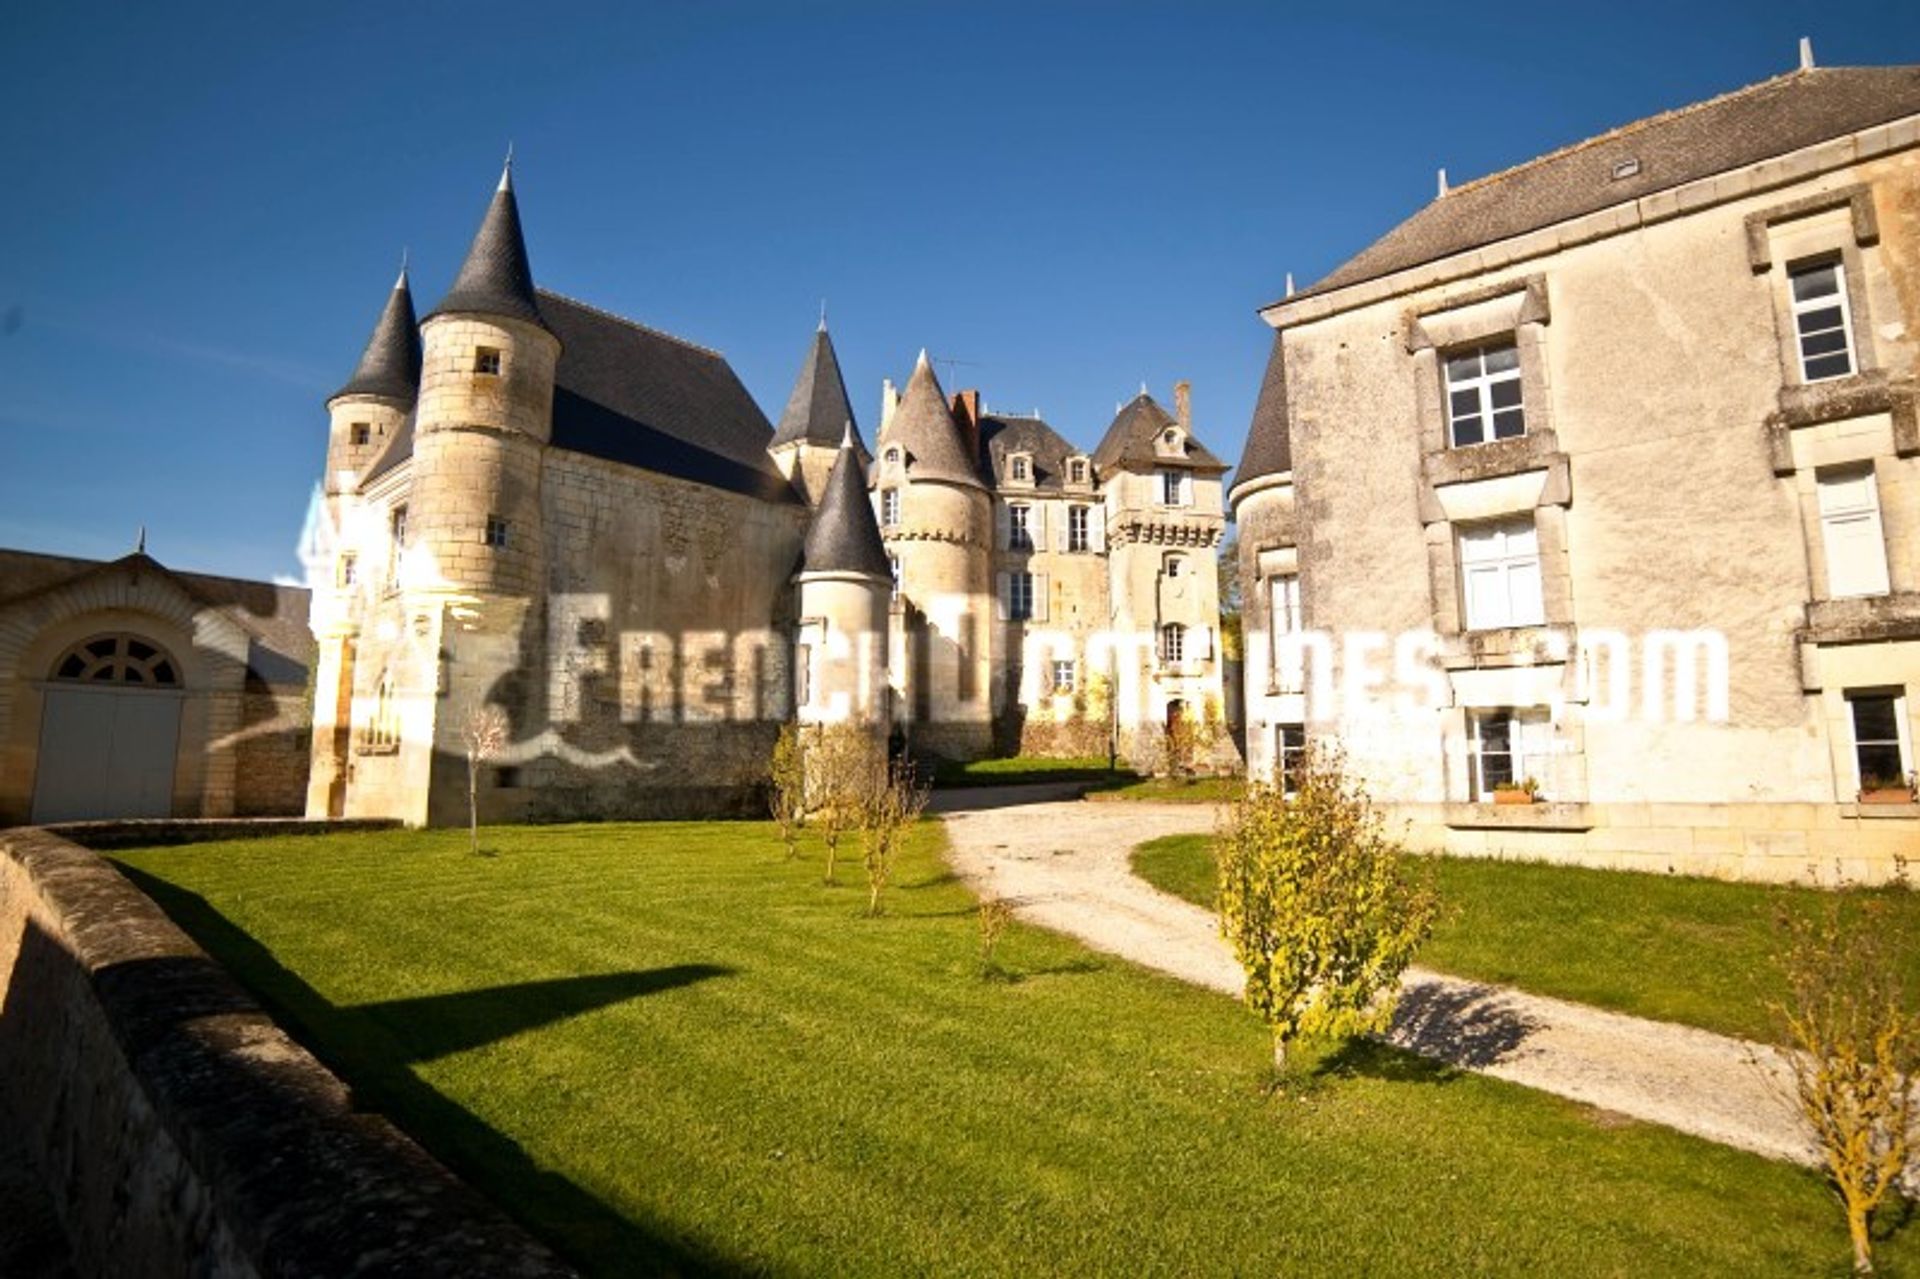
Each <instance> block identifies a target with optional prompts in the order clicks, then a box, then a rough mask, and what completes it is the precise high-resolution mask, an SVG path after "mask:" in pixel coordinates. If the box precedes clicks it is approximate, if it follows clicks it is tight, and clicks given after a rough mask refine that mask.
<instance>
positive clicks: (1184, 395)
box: [1173, 378, 1193, 435]
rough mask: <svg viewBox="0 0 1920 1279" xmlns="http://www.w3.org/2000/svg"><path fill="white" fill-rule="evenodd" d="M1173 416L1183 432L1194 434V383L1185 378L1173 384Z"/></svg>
mask: <svg viewBox="0 0 1920 1279" xmlns="http://www.w3.org/2000/svg"><path fill="white" fill-rule="evenodd" d="M1173 416H1174V417H1175V419H1177V420H1178V421H1179V423H1180V429H1181V430H1183V431H1185V432H1186V433H1187V434H1188V435H1192V434H1193V383H1191V382H1189V381H1187V380H1185V379H1184V378H1183V379H1181V380H1180V381H1178V382H1175V383H1174V384H1173Z"/></svg>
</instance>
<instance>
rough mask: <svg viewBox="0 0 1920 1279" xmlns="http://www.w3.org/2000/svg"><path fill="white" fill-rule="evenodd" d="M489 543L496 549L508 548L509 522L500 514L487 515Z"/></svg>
mask: <svg viewBox="0 0 1920 1279" xmlns="http://www.w3.org/2000/svg"><path fill="white" fill-rule="evenodd" d="M487 545H488V546H490V547H492V548H493V549H494V550H496V551H504V550H506V549H507V522H506V520H504V519H502V518H501V517H500V516H498V515H489V516H487Z"/></svg>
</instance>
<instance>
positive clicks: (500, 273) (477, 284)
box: [428, 165, 545, 327]
mask: <svg viewBox="0 0 1920 1279" xmlns="http://www.w3.org/2000/svg"><path fill="white" fill-rule="evenodd" d="M461 311H469V312H476V313H478V314H482V315H504V316H508V317H510V318H512V319H516V320H525V321H526V322H527V323H529V324H538V325H541V326H542V327H545V321H544V320H543V319H542V318H541V315H540V304H539V303H538V302H537V301H535V299H534V290H533V267H532V266H531V265H530V264H529V263H528V261H527V241H526V237H525V236H523V235H522V234H521V233H520V205H519V202H518V201H516V200H515V199H514V196H513V168H512V166H511V165H509V166H508V168H507V169H506V171H505V172H503V173H502V174H501V175H500V185H499V187H498V188H497V189H496V190H495V191H494V193H493V200H492V202H491V203H490V204H488V205H487V215H486V217H484V218H482V219H481V220H480V229H479V230H478V231H476V232H475V233H474V236H473V244H472V245H471V246H469V247H468V249H467V258H466V261H464V262H462V263H461V264H460V274H458V275H456V276H455V277H454V279H453V287H452V288H450V289H448V290H447V296H445V297H443V298H441V299H440V305H438V306H436V307H434V308H433V312H432V315H447V314H450V313H453V312H461ZM428 318H432V316H429V317H428Z"/></svg>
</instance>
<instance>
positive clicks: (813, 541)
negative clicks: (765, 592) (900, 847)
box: [794, 423, 893, 743]
mask: <svg viewBox="0 0 1920 1279" xmlns="http://www.w3.org/2000/svg"><path fill="white" fill-rule="evenodd" d="M794 581H795V583H796V584H797V585H798V586H799V588H800V631H799V641H798V644H797V646H796V649H795V654H794V670H795V672H796V676H797V679H796V693H797V696H796V698H795V703H796V710H797V713H798V717H799V720H800V722H801V723H802V724H829V725H831V724H856V725H859V726H861V727H863V728H866V729H869V730H871V732H872V734H873V736H874V739H875V741H876V743H884V742H885V741H886V737H887V731H888V726H889V723H890V717H889V710H890V703H891V695H890V692H889V689H888V683H887V624H888V605H889V604H890V602H891V599H892V595H893V574H892V571H891V568H890V566H889V564H888V562H887V548H886V546H885V545H884V544H883V543H882V542H881V540H880V526H879V525H878V524H877V523H876V522H875V521H874V517H873V507H872V506H870V505H869V504H868V502H867V479H866V466H865V464H864V462H863V461H862V459H861V456H860V449H859V442H858V441H857V440H856V439H855V438H854V433H853V426H852V424H851V423H849V424H848V425H847V428H846V434H845V437H844V438H843V439H842V441H841V444H840V448H839V451H838V454H837V456H836V457H835V458H834V462H833V468H832V470H831V471H829V472H828V474H827V477H826V482H825V484H824V485H823V487H822V489H821V492H820V506H819V509H818V510H817V511H816V512H815V513H814V517H813V524H812V526H811V527H810V528H809V529H808V530H807V541H806V547H805V551H804V554H803V557H802V559H801V567H800V572H799V574H798V575H797V576H796V577H795V578H794Z"/></svg>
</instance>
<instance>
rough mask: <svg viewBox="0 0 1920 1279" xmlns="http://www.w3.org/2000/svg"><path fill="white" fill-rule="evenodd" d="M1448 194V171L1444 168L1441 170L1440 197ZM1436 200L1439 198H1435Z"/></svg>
mask: <svg viewBox="0 0 1920 1279" xmlns="http://www.w3.org/2000/svg"><path fill="white" fill-rule="evenodd" d="M1446 193H1447V171H1446V170H1445V169H1444V168H1443V169H1441V170H1440V191H1439V195H1445V194H1446ZM1434 198H1435V199H1438V198H1439V196H1435V197H1434Z"/></svg>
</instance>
